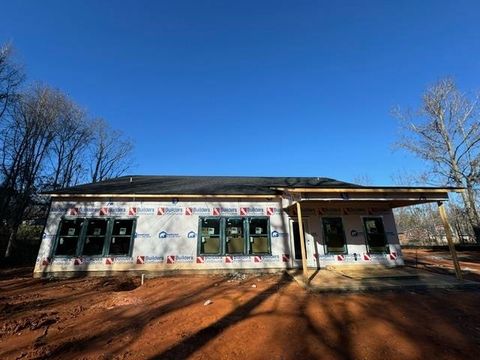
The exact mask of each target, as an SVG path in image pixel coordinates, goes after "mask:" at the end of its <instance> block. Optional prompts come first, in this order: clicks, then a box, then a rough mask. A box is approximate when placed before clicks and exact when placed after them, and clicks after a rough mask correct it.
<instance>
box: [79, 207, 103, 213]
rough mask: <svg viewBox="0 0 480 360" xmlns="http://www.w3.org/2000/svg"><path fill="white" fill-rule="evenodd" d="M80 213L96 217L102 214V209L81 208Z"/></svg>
mask: <svg viewBox="0 0 480 360" xmlns="http://www.w3.org/2000/svg"><path fill="white" fill-rule="evenodd" d="M79 211H80V213H81V214H84V215H96V214H98V213H99V212H100V208H96V207H83V208H80V209H79ZM107 212H108V210H107Z"/></svg>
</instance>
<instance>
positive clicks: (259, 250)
mask: <svg viewBox="0 0 480 360" xmlns="http://www.w3.org/2000/svg"><path fill="white" fill-rule="evenodd" d="M248 222H249V227H248V229H249V237H250V246H249V253H250V254H252V255H255V254H268V253H270V241H269V238H270V237H269V233H270V229H269V226H268V218H250V219H249V220H248Z"/></svg>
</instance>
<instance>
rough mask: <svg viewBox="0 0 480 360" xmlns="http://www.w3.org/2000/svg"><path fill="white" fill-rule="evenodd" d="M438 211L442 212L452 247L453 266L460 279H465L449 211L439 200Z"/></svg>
mask: <svg viewBox="0 0 480 360" xmlns="http://www.w3.org/2000/svg"><path fill="white" fill-rule="evenodd" d="M437 204H438V212H439V213H440V218H441V219H442V223H443V227H444V229H445V235H446V236H447V242H448V248H449V249H450V254H451V255H452V260H453V266H454V267H455V275H456V276H457V279H458V280H463V277H462V270H461V269H460V264H459V263H458V259H457V251H456V250H455V245H454V244H453V235H452V229H451V228H450V224H449V223H448V218H447V212H446V211H445V205H444V204H443V202H441V201H439V202H437Z"/></svg>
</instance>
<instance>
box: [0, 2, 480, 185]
mask: <svg viewBox="0 0 480 360" xmlns="http://www.w3.org/2000/svg"><path fill="white" fill-rule="evenodd" d="M479 13H480V3H479V2H478V1H278V0H277V1H258V0H257V1H245V0H242V1H225V0H223V1H195V0H192V1H97V0H95V1H85V0H83V1H73V0H69V1H48V0H47V1H20V0H19V1H9V2H4V3H3V4H2V13H1V14H0V42H5V41H12V42H13V44H14V46H15V48H16V50H17V55H18V58H19V59H20V61H21V62H23V63H24V64H25V67H26V70H27V74H28V79H29V80H30V81H35V80H41V81H43V82H45V83H48V84H50V85H52V86H55V87H58V88H60V89H62V90H63V91H65V92H66V93H68V94H69V95H70V96H71V97H72V98H73V99H74V100H76V101H77V102H78V103H79V104H81V105H82V106H84V107H85V108H87V109H88V111H89V112H90V114H91V115H92V116H98V117H103V118H105V119H107V120H108V121H109V122H111V123H112V125H113V126H114V127H117V128H120V129H122V130H123V131H124V132H125V133H126V134H127V135H128V136H129V137H130V138H131V139H132V140H133V141H134V143H135V145H136V150H135V160H136V163H137V166H136V168H135V169H133V171H132V172H133V173H138V174H176V175H182V174H186V175H268V176H328V177H333V178H338V179H341V180H347V181H348V180H350V181H352V180H354V179H355V178H357V177H359V176H365V175H367V176H368V177H369V178H370V179H371V180H372V182H373V183H374V184H385V185H387V184H391V183H392V179H391V176H392V175H393V174H395V173H399V172H400V173H408V172H415V171H419V170H420V169H421V168H422V163H421V162H420V161H418V160H416V159H414V158H413V157H412V156H410V155H408V154H405V153H402V152H393V151H392V143H393V142H394V141H395V138H396V136H397V124H396V121H395V120H394V119H393V118H392V117H391V115H390V110H391V108H392V107H393V106H395V105H402V106H405V107H409V106H410V107H413V106H415V105H416V104H418V102H419V100H420V95H421V93H422V91H423V90H424V89H425V87H426V86H428V85H429V84H431V83H433V82H435V81H436V80H437V79H439V78H441V77H444V76H447V75H449V76H454V77H455V78H456V80H457V82H458V84H459V86H460V87H461V88H463V89H465V90H476V89H479V88H480V86H479V85H480V84H479V81H478V79H479V75H480V41H479V40H480V25H479V24H480V22H479V21H478V14H479Z"/></svg>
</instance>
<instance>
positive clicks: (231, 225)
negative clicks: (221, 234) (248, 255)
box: [225, 218, 245, 254]
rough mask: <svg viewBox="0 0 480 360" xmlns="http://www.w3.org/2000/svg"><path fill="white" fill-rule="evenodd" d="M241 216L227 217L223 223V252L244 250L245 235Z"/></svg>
mask: <svg viewBox="0 0 480 360" xmlns="http://www.w3.org/2000/svg"><path fill="white" fill-rule="evenodd" d="M243 230H244V229H243V219H242V218H228V219H226V225H225V253H226V254H243V253H244V252H245V236H244V231H243Z"/></svg>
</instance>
